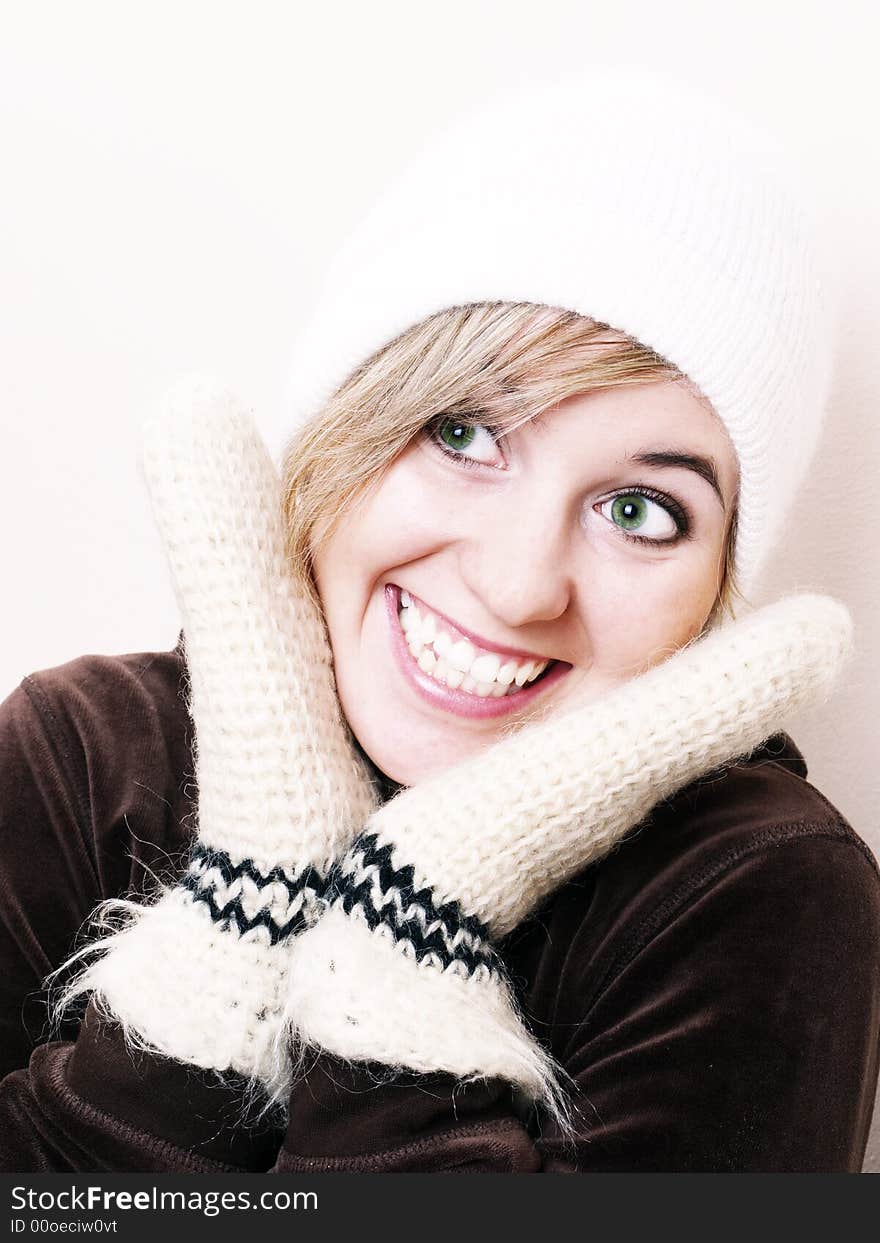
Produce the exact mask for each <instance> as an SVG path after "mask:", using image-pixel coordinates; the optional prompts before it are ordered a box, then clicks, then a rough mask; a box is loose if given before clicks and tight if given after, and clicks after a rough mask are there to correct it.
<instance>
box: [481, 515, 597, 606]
mask: <svg viewBox="0 0 880 1243" xmlns="http://www.w3.org/2000/svg"><path fill="white" fill-rule="evenodd" d="M480 517H481V521H480V522H479V524H475V526H476V529H474V528H473V527H472V529H471V532H470V534H469V536H468V538H467V539H466V540H465V541H463V542H462V543H461V544H460V545H459V568H460V573H461V575H462V578H463V579H464V581H465V583H466V584H467V586H468V588H469V589H470V590H471V591H472V592H473V593H474V595H476V596H477V597H479V599H480V600H481V601H482V603H483V605H484V606H485V608H486V610H487V612H489V613H491V614H492V615H493V616H494V617H496V618H497V619H498V620H499V621H500V622H502V623H503V624H504V625H505V626H507V627H509V628H510V629H511V630H515V629H517V628H518V627H521V626H527V625H530V624H532V625H534V624H536V623H539V622H550V621H555V620H556V619H557V618H559V617H561V616H562V615H563V614H564V613H565V611H566V610H567V609H568V607H569V604H570V603H571V600H572V596H573V592H574V579H573V575H572V567H571V564H570V560H571V548H570V535H569V533H568V527H567V522H566V519H565V515H564V514H562V513H560V512H559V509H558V508H557V507H556V506H552V505H547V504H546V502H544V503H538V504H532V505H527V506H524V505H523V504H522V503H520V504H517V505H516V506H515V507H510V508H508V507H500V508H499V509H498V510H497V511H495V512H492V511H489V512H484V513H483V514H482V515H481V516H480Z"/></svg>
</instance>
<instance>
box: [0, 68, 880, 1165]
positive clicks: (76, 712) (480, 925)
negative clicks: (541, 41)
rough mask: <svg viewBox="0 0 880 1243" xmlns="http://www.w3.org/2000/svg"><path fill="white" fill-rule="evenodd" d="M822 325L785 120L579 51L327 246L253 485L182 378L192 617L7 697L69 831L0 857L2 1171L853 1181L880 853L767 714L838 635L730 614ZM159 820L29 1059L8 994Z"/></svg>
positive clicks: (36, 799) (48, 812)
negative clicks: (74, 1001) (734, 108)
mask: <svg viewBox="0 0 880 1243" xmlns="http://www.w3.org/2000/svg"><path fill="white" fill-rule="evenodd" d="M597 118H601V121H602V124H601V125H599V124H597ZM652 130H655V131H656V133H657V134H658V135H659V136H661V137H664V136H665V138H666V143H665V145H664V144H662V143H658V144H653V143H651V142H650V141H646V137H648V138H649V137H650V135H651V131H652ZM585 170H588V175H587V173H586V171H585ZM452 174H454V176H453V175H452ZM478 287H479V288H478ZM508 290H509V291H510V293H509V294H508V293H507V292H506V291H508ZM499 295H500V296H499ZM825 329H826V321H825V318H824V312H823V310H822V299H821V296H820V290H819V288H818V281H817V276H816V271H815V267H814V259H813V257H812V252H811V250H810V246H809V238H808V233H807V231H806V227H805V225H804V222H803V221H802V219H801V214H800V211H799V209H798V207H797V203H796V201H795V200H793V199H792V197H791V194H790V192H788V191H787V190H786V188H785V186H784V183H783V182H782V181H781V180H780V179H779V177H778V175H777V169H776V164H775V154H773V153H772V152H770V151H769V150H765V149H764V148H763V146H762V144H761V142H760V141H758V140H756V139H755V136H754V135H744V134H743V133H742V132H741V131H740V130H739V129H738V128H737V127H735V126H732V125H731V124H730V122H729V121H728V120H727V119H726V118H723V117H721V116H720V115H718V114H716V113H715V112H713V110H712V109H711V108H709V107H706V108H703V107H701V108H700V110H699V111H698V112H697V111H696V110H695V101H694V99H693V98H692V97H690V96H689V95H688V94H687V93H682V92H679V91H675V90H666V89H665V88H661V87H660V86H659V85H658V84H657V83H656V82H653V81H650V80H648V81H635V80H632V79H627V78H624V79H620V78H617V79H608V80H602V79H597V80H595V81H592V82H591V83H587V84H582V83H571V84H567V85H566V86H564V87H563V88H553V89H550V90H547V91H545V92H539V93H537V94H534V93H532V94H528V95H526V96H524V97H523V98H522V99H517V100H514V99H509V100H506V101H505V102H504V103H503V105H499V106H497V107H495V108H494V109H490V110H488V112H487V113H486V114H484V116H483V117H482V118H481V119H479V120H478V121H476V122H474V123H470V124H469V125H468V126H467V128H466V129H461V128H460V129H458V130H456V131H453V133H452V134H451V136H449V137H447V138H445V139H443V140H441V141H440V143H439V144H437V145H435V147H434V148H433V149H432V150H431V151H430V152H429V153H428V154H427V155H425V156H423V157H422V158H421V159H420V161H418V162H417V163H416V165H415V166H414V167H413V169H412V170H411V171H410V172H409V173H408V174H406V175H405V177H404V178H403V180H402V181H401V182H400V183H399V185H398V186H397V188H396V189H395V190H394V192H393V193H392V195H391V196H390V197H389V199H387V200H386V202H385V203H384V204H383V205H382V207H381V209H380V210H378V211H377V212H375V213H374V214H373V215H372V216H371V217H370V218H369V219H368V221H367V222H366V223H365V225H364V226H363V227H362V229H361V230H360V231H359V233H358V234H357V235H356V237H355V238H354V239H353V240H352V242H351V243H350V244H349V246H348V247H347V248H346V250H345V251H344V252H343V254H342V256H341V258H340V259H339V261H338V262H337V264H336V266H335V268H334V270H333V272H332V273H331V277H330V280H329V282H328V286H327V290H326V293H325V296H324V299H323V302H322V304H321V306H320V307H319V310H318V312H317V314H316V316H315V318H314V320H313V322H312V326H311V327H310V329H309V330H308V331H307V332H306V333H305V334H304V336H303V338H302V340H301V343H300V347H299V351H298V356H297V360H296V362H295V367H294V377H295V379H294V387H295V390H296V392H295V394H294V396H295V403H294V408H295V409H296V410H297V411H298V413H299V415H300V416H301V418H302V425H301V430H300V431H298V432H295V433H294V434H293V435H292V436H291V437H290V439H289V445H288V452H287V454H286V457H285V462H284V491H283V499H284V505H283V507H282V503H281V493H280V492H279V490H278V487H277V481H276V480H275V478H274V474H273V472H272V469H271V467H270V465H269V462H268V459H267V458H266V455H265V453H264V451H263V450H262V446H261V444H260V442H259V438H258V437H257V436H256V434H255V432H254V431H253V428H252V426H251V424H250V422H249V420H248V419H247V418H246V417H245V416H243V415H242V414H241V413H240V412H239V411H238V410H237V409H236V407H235V404H234V403H233V402H232V401H231V400H230V399H229V398H227V397H226V396H225V395H223V394H222V393H217V392H216V391H214V390H212V389H211V388H210V387H208V386H204V385H199V384H196V385H195V386H190V387H188V388H184V389H182V390H180V391H179V392H178V393H177V394H175V395H174V396H173V397H172V398H171V399H170V401H169V402H168V403H167V405H166V409H165V411H164V414H163V416H162V417H161V418H160V419H159V420H158V421H157V422H156V423H155V424H154V426H153V427H152V428H151V429H148V431H147V434H146V442H145V464H146V467H147V475H148V479H149V481H150V485H151V490H152V494H153V499H154V503H155V507H156V513H157V519H158V521H159V524H160V527H161V529H162V532H163V537H164V539H165V542H166V546H167V549H168V553H169V558H170V561H171V565H172V570H173V573H174V576H175V582H176V586H177V589H178V593H179V597H180V601H181V605H182V611H183V620H184V627H183V635H182V641H181V643H179V644H178V648H177V649H176V650H175V652H173V653H159V654H153V655H152V656H149V657H146V658H145V657H143V656H139V657H123V658H116V659H115V660H100V659H95V658H83V660H81V661H79V662H72V664H71V665H70V666H65V667H63V668H62V669H61V670H54V671H46V672H45V673H43V674H40V675H36V676H35V677H32V678H30V679H25V682H24V683H23V685H22V688H20V691H19V692H16V694H15V695H14V696H12V697H11V698H10V700H8V701H7V703H6V705H4V711H5V723H4V754H5V756H6V760H7V762H6V772H7V774H8V776H7V779H6V784H7V789H8V790H9V791H10V792H14V798H13V797H12V794H10V797H9V799H7V800H5V801H6V805H7V807H8V808H9V810H8V811H7V812H6V815H7V816H8V817H9V824H10V826H12V825H13V824H17V825H19V826H20V825H22V824H28V825H37V826H43V825H46V824H48V825H50V826H52V828H51V831H50V832H49V833H48V834H46V835H45V837H44V838H43V839H41V836H40V834H39V833H37V834H36V835H35V837H33V836H29V838H28V841H27V852H26V855H25V852H24V851H22V850H19V849H15V848H10V849H8V850H7V851H6V854H7V856H8V857H7V858H6V859H5V860H4V868H5V879H4V887H5V890H6V892H7V893H9V894H10V895H11V898H12V901H13V902H14V903H15V904H16V909H14V910H13V912H12V918H9V919H8V923H7V931H6V936H7V943H8V945H9V946H10V948H9V952H8V955H7V958H8V963H9V969H8V970H7V971H6V972H4V979H5V980H8V981H9V983H8V985H7V987H8V988H9V989H10V993H9V1004H8V1005H7V1006H6V1008H5V1014H6V1016H7V1017H6V1022H7V1024H8V1029H9V1031H10V1037H9V1049H10V1055H9V1056H10V1060H9V1062H8V1063H7V1065H8V1066H9V1068H10V1073H9V1074H8V1075H7V1076H6V1078H5V1079H4V1080H3V1082H2V1085H0V1086H2V1097H0V1099H2V1108H3V1117H2V1121H3V1123H4V1126H3V1127H0V1132H3V1133H4V1135H5V1136H6V1138H5V1139H4V1140H2V1141H0V1144H5V1145H6V1150H5V1152H4V1162H5V1164H6V1166H7V1168H42V1169H47V1168H48V1169H71V1168H72V1169H95V1168H105V1169H106V1168H111V1169H117V1170H123V1169H139V1170H156V1171H159V1170H166V1171H167V1170H183V1169H187V1170H193V1171H198V1170H204V1171H208V1170H216V1169H250V1170H270V1169H271V1170H277V1171H284V1170H291V1171H292V1170H317V1169H350V1170H400V1171H406V1170H420V1169H431V1170H448V1169H471V1170H504V1171H509V1170H515V1171H524V1172H525V1171H548V1172H549V1171H554V1170H572V1171H574V1170H577V1171H590V1170H624V1169H626V1170H657V1169H667V1170H696V1169H706V1170H718V1169H725V1170H740V1169H757V1170H784V1169H817V1170H832V1169H840V1170H844V1169H852V1170H855V1169H858V1168H859V1167H860V1164H861V1159H862V1155H863V1153H864V1147H865V1142H866V1139H867V1128H868V1125H869V1120H870V1109H871V1103H872V1099H873V1092H874V1089H875V1086H876V1079H877V1031H876V1026H875V1025H876V1014H877V1000H878V997H877V990H878V984H877V979H878V975H877V966H878V962H880V885H878V877H877V868H876V864H875V862H874V861H873V859H872V857H871V856H870V853H869V852H868V850H867V848H866V847H865V846H864V844H863V843H862V842H861V841H860V839H859V838H858V836H857V835H856V834H855V833H854V831H853V830H852V828H851V827H850V826H849V825H848V824H847V823H846V822H845V821H844V820H843V818H842V817H841V816H840V814H839V813H838V812H837V811H836V810H835V809H834V808H833V807H831V806H830V804H829V803H828V802H827V800H826V799H824V798H823V796H822V795H821V794H820V793H819V792H818V791H816V790H815V789H814V788H813V787H812V786H810V785H809V783H808V782H807V781H806V780H805V777H806V766H805V764H804V762H803V758H802V756H801V755H800V754H799V752H798V751H797V748H796V747H795V745H794V744H793V743H792V741H791V740H790V739H789V738H788V737H787V735H785V734H783V733H781V732H779V731H780V722H781V721H782V720H783V719H784V718H785V717H786V716H787V715H788V714H790V713H791V712H793V711H795V710H797V709H798V708H802V707H804V706H806V705H808V704H810V703H813V702H815V701H816V700H817V699H821V698H822V697H824V696H825V695H827V693H828V692H829V689H830V686H831V684H832V682H833V678H834V676H835V674H836V672H837V670H838V668H839V666H840V663H841V661H842V659H843V658H844V656H845V653H846V650H847V647H848V643H849V621H848V618H847V616H846V613H845V610H843V609H842V608H841V607H840V606H838V605H836V604H835V603H834V602H833V601H827V600H824V599H823V598H821V597H814V596H806V595H805V596H798V597H792V598H790V599H788V600H785V601H780V602H778V603H777V604H776V605H773V606H770V607H769V608H767V609H763V610H758V611H757V612H755V613H753V614H750V615H748V616H746V617H743V618H736V619H735V620H734V621H733V622H732V623H727V624H721V623H722V622H723V621H724V620H725V619H724V614H725V611H727V610H729V609H730V605H731V603H732V600H733V597H734V595H735V592H736V582H735V578H736V580H741V582H742V585H743V587H744V589H748V586H749V585H750V584H751V582H752V581H753V579H754V577H755V575H756V573H757V571H758V569H759V567H760V565H761V564H762V562H763V559H764V558H765V557H766V554H767V552H768V550H769V548H770V547H771V545H772V542H773V539H774V537H775V536H776V534H777V533H778V532H779V530H780V526H781V523H782V517H783V516H784V513H785V506H786V504H787V503H788V502H789V501H790V499H791V497H792V496H793V495H794V491H795V488H796V486H797V483H798V482H799V480H800V478H801V477H802V474H803V470H804V469H805V466H806V462H807V460H808V456H809V449H810V446H811V445H812V444H813V443H814V442H815V439H816V435H817V433H818V428H819V423H820V419H821V412H822V406H823V401H824V392H825V390H826V388H827V377H828V372H829V361H828V347H827V334H826V331H825ZM646 342H650V345H647V344H644V343H646ZM771 480H772V487H771V486H770V481H771ZM282 509H283V516H284V522H283V523H282ZM291 569H292V570H293V573H292V574H291V573H290V570H291ZM325 625H326V631H327V635H328V637H329V643H330V648H331V649H332V658H333V670H334V673H335V689H334V683H333V680H332V679H331V676H330V669H329V652H328V650H327V648H326V647H325V643H324V626H325ZM184 637H185V647H184V642H183V639H184ZM184 658H185V664H184ZM184 675H185V676H186V680H185V681H184V682H183V685H184V689H185V692H186V693H185V696H184V698H185V701H186V702H185V703H184V702H182V701H181V698H180V697H179V696H178V690H179V687H180V684H181V678H182V677H183V676H184ZM337 692H338V698H337ZM340 709H341V711H340ZM186 710H189V712H190V713H191V716H192V721H193V724H194V726H195V737H188V736H187V730H186V718H185V711H186ZM352 743H354V744H355V745H354V746H352ZM190 748H192V752H191V751H190ZM191 763H195V775H196V778H197V784H198V817H197V828H196V833H195V836H194V835H193V832H192V828H193V825H192V823H187V821H186V820H185V819H184V818H185V817H189V819H190V820H191V819H192V816H191V810H192V809H189V808H188V805H187V804H186V803H185V801H184V800H185V790H186V786H185V777H186V775H187V774H188V773H189V771H190V769H189V765H190V764H191ZM134 787H136V788H137V790H138V791H139V793H138V794H137V795H134V793H133V788H134ZM401 787H405V788H401ZM131 820H134V821H135V824H134V825H132V824H131ZM182 820H183V821H184V822H183V823H181V821H182ZM123 825H124V826H125V829H126V832H125V834H124V836H123V837H122V838H121V840H120V838H119V836H118V835H119V831H120V828H121V827H122V826H123ZM138 826H139V827H138ZM12 831H13V830H12V829H11V828H10V834H11V832H12ZM20 832H21V830H20V828H19V829H18V833H19V834H20ZM46 839H48V840H46ZM143 839H146V844H145V845H144V844H142V845H141V846H140V847H139V849H140V850H142V851H143V854H142V855H141V856H140V857H139V860H138V864H137V865H136V866H135V868H134V869H131V867H130V866H129V864H128V861H127V860H126V858H125V852H126V851H127V850H131V849H132V843H138V842H141V843H143ZM7 840H8V836H7ZM59 845H61V846H62V849H61V850H59ZM166 851H169V852H171V853H172V854H173V855H174V856H176V857H175V858H174V859H172V860H171V861H170V865H169V866H167V867H166V868H165V869H163V870H164V875H165V881H166V883H165V885H164V886H163V888H162V889H161V891H160V893H159V895H158V900H152V899H151V900H150V901H148V902H131V901H121V902H120V901H116V902H112V901H111V903H110V907H109V908H105V909H114V908H115V909H118V910H119V911H120V913H121V916H122V918H121V919H120V921H119V923H118V925H117V926H116V927H112V926H111V927H110V929H109V931H108V935H107V936H106V937H104V938H102V939H101V940H100V941H99V942H97V944H95V943H88V944H86V945H85V946H84V948H83V950H82V951H81V952H79V953H78V954H77V955H75V956H74V957H73V958H72V959H71V960H70V963H69V965H72V966H73V967H74V968H75V969H76V972H77V974H75V975H74V976H73V978H72V979H70V978H69V977H65V983H66V987H65V989H64V990H62V1008H63V1004H64V1003H65V1002H67V1001H69V1000H70V999H71V998H73V997H78V996H83V997H84V996H87V995H88V996H89V997H90V1001H89V1004H88V1008H87V1010H86V1012H85V1017H84V1021H83V1022H82V1024H81V1026H80V1025H79V1024H78V1023H77V1021H76V1019H75V1018H74V1017H72V1016H71V1017H69V1018H68V1019H67V1020H66V1022H67V1027H66V1028H65V1029H64V1030H63V1031H62V1033H61V1034H62V1035H64V1036H66V1037H68V1039H67V1040H65V1041H61V1042H55V1043H52V1044H49V1045H40V1046H38V1047H37V1048H36V1049H35V1050H34V1052H33V1054H32V1055H31V1058H30V1063H29V1065H28V1068H27V1069H25V1066H24V1063H25V1059H26V1056H27V1052H28V1051H29V1049H28V1046H29V1045H30V1044H32V1043H33V1041H32V1040H24V1039H22V1037H23V1035H24V1033H21V1032H20V1031H19V1030H17V1017H18V1016H17V1012H16V1009H17V1007H19V1006H20V1004H21V998H22V995H23V993H24V992H25V991H27V988H28V987H30V988H33V987H34V986H35V984H36V983H37V982H38V981H39V979H40V978H41V977H42V976H43V975H44V974H45V973H46V970H47V969H48V967H50V966H52V965H53V964H55V963H57V962H60V961H61V960H62V959H63V958H64V956H65V954H66V953H67V951H68V950H69V948H70V938H71V936H72V935H73V932H74V931H75V929H76V928H77V926H78V924H79V922H80V920H81V919H82V918H84V917H85V916H86V915H87V914H88V912H89V910H90V909H91V908H92V906H93V905H94V904H95V901H96V900H98V899H100V898H105V899H108V898H109V899H113V898H114V897H115V896H116V895H119V894H122V893H125V892H126V891H129V892H132V891H133V892H135V893H137V892H138V890H139V888H140V887H141V886H142V881H143V874H144V870H146V869H149V868H152V867H153V866H154V865H155V864H156V863H157V862H158V859H159V856H160V855H161V854H162V853H163V852H166ZM47 868H48V869H51V870H50V871H49V872H48V874H47V872H46V871H45V870H44V869H47ZM59 868H60V869H61V871H60V872H59ZM50 878H52V879H50ZM58 907H60V908H61V909H60V910H58V909H57V908H58ZM47 912H49V913H47ZM22 930H24V931H22ZM80 968H82V970H80ZM13 1068H14V1069H13ZM196 1068H201V1069H200V1070H197V1069H196ZM267 1104H268V1105H275V1104H277V1105H278V1106H279V1107H280V1109H279V1110H278V1111H274V1112H273V1111H272V1110H271V1109H267V1108H266V1106H267Z"/></svg>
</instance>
